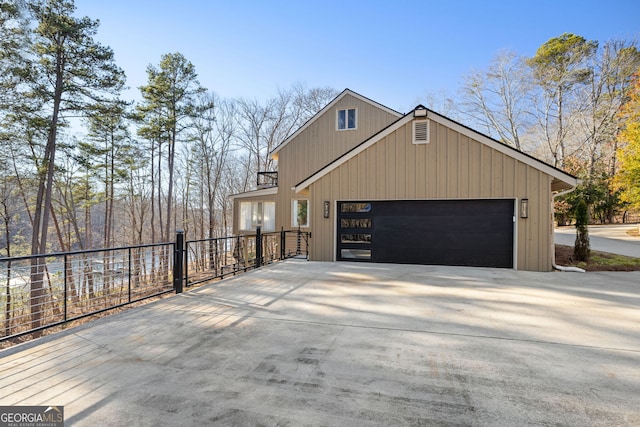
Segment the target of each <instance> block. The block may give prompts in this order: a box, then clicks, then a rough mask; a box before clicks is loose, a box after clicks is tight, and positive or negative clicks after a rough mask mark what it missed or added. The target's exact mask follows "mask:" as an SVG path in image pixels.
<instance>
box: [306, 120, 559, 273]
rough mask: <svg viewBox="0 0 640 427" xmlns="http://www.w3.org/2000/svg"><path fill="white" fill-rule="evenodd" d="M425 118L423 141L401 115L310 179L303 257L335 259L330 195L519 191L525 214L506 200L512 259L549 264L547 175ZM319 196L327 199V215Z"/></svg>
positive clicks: (412, 196) (505, 194) (521, 265)
mask: <svg viewBox="0 0 640 427" xmlns="http://www.w3.org/2000/svg"><path fill="white" fill-rule="evenodd" d="M429 125H430V126H431V130H430V143H429V144H420V145H414V144H412V143H411V141H412V122H409V123H407V124H406V125H405V126H402V127H400V128H399V129H397V130H396V131H394V132H393V133H391V134H389V135H388V136H386V137H384V138H383V139H381V140H380V141H378V142H377V143H376V144H374V145H372V146H371V147H369V148H368V149H366V150H364V151H363V152H361V153H359V154H357V155H356V156H355V157H353V158H351V159H350V160H348V161H347V162H345V163H344V164H342V165H340V166H339V167H337V168H336V169H334V170H333V171H331V172H329V173H327V174H326V175H324V176H323V177H321V178H320V179H318V180H317V181H315V182H313V183H312V184H311V185H310V187H309V190H310V196H311V199H310V202H311V224H312V229H313V238H312V239H311V247H310V256H311V259H312V260H318V261H332V260H334V259H335V253H334V252H335V239H336V236H335V226H336V224H335V220H336V212H335V208H336V203H335V202H336V201H340V200H342V201H347V200H363V201H365V200H430V199H434V200H435V199H501V198H510V199H514V200H515V201H517V202H519V201H520V199H522V198H527V199H529V217H528V218H520V217H519V214H518V212H516V209H515V206H516V203H515V202H514V215H515V216H516V221H517V224H516V229H515V231H516V233H515V239H516V250H515V253H514V255H515V259H514V261H515V265H516V267H517V268H518V269H521V270H532V271H550V270H551V268H552V265H551V262H552V261H551V254H550V251H551V248H552V244H553V240H552V238H553V236H552V226H551V225H552V224H551V220H552V218H551V215H550V212H551V196H550V194H551V181H552V177H551V176H549V175H548V174H546V173H544V172H542V171H540V170H538V169H536V168H534V167H532V166H530V165H527V164H525V163H522V162H520V161H518V160H516V159H514V158H513V157H510V156H508V155H507V154H504V153H500V152H499V151H497V150H494V149H492V148H490V147H488V146H487V145H485V144H483V143H481V142H478V141H476V140H474V139H472V138H469V137H468V136H466V135H463V134H460V133H458V132H456V131H455V130H452V129H450V128H448V127H447V126H444V125H442V124H439V123H436V122H434V121H430V124H429ZM324 201H330V202H331V214H330V218H329V219H325V218H323V215H322V207H323V202H324Z"/></svg>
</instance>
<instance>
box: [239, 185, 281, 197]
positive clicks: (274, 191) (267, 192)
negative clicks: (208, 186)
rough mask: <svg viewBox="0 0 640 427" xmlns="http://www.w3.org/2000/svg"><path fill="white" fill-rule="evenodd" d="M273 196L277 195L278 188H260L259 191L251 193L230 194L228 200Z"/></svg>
mask: <svg viewBox="0 0 640 427" xmlns="http://www.w3.org/2000/svg"><path fill="white" fill-rule="evenodd" d="M273 194H278V187H269V188H262V189H260V190H252V191H246V192H244V193H238V194H232V195H230V196H229V198H230V199H231V200H233V199H235V198H236V197H243V198H244V197H254V196H271V195H273Z"/></svg>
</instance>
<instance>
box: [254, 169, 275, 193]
mask: <svg viewBox="0 0 640 427" xmlns="http://www.w3.org/2000/svg"><path fill="white" fill-rule="evenodd" d="M256 182H257V186H258V188H259V189H260V188H269V187H277V186H278V172H258V176H257V179H256Z"/></svg>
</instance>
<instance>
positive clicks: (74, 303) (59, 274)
mask: <svg viewBox="0 0 640 427" xmlns="http://www.w3.org/2000/svg"><path fill="white" fill-rule="evenodd" d="M174 246H175V243H173V242H172V243H158V244H152V245H138V246H126V247H118V248H109V249H95V250H87V251H73V252H63V253H53V254H45V255H29V256H22V257H13V258H0V287H1V289H2V291H1V292H0V312H1V313H2V314H1V315H0V328H1V329H0V340H5V339H8V338H12V337H17V336H20V335H24V334H28V333H34V332H38V331H41V330H43V329H45V328H50V327H53V326H58V325H61V324H64V323H66V322H69V321H72V320H77V319H80V318H83V317H86V316H90V315H94V314H98V313H100V312H103V311H106V310H111V309H114V308H117V307H122V306H125V305H127V304H130V303H132V302H136V301H140V300H143V299H146V298H150V297H154V296H158V295H161V294H164V293H167V292H172V291H173V289H174V288H173V282H172V278H173V272H174V269H173V259H172V257H171V253H172V250H173V248H174Z"/></svg>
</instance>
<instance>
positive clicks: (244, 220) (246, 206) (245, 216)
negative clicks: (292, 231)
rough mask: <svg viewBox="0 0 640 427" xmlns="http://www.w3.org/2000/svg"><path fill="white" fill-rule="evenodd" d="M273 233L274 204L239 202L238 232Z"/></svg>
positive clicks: (274, 226) (274, 219)
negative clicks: (259, 231) (260, 231)
mask: <svg viewBox="0 0 640 427" xmlns="http://www.w3.org/2000/svg"><path fill="white" fill-rule="evenodd" d="M258 227H260V228H261V230H262V231H275V229H276V204H275V202H240V230H245V231H246V230H255V229H256V228H258Z"/></svg>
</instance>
